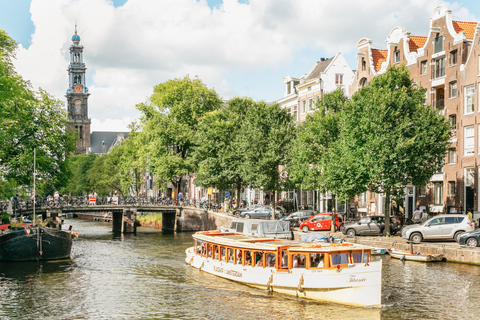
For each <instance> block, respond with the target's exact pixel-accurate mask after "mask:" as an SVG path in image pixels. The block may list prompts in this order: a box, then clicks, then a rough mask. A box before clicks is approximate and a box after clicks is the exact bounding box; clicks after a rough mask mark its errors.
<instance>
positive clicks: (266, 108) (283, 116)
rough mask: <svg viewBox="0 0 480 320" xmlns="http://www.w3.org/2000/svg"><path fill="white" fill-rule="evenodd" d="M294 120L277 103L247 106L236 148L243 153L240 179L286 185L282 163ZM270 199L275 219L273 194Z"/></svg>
mask: <svg viewBox="0 0 480 320" xmlns="http://www.w3.org/2000/svg"><path fill="white" fill-rule="evenodd" d="M294 130H295V126H294V122H293V120H292V117H291V116H290V114H289V113H288V112H287V111H286V109H281V108H280V107H279V106H278V104H276V103H275V104H271V105H268V104H266V103H265V102H263V101H262V102H257V103H256V104H254V105H252V106H251V107H249V109H248V110H247V112H246V114H245V120H244V122H243V123H242V126H241V133H242V136H241V137H240V142H239V150H238V152H240V153H241V154H243V159H244V160H243V162H242V166H241V172H242V177H243V180H245V181H246V182H247V183H248V184H249V185H251V186H252V187H254V188H263V190H265V191H267V190H269V191H271V192H272V193H274V194H276V191H281V190H282V186H284V185H285V182H286V181H285V177H286V176H285V175H283V170H282V169H281V166H282V165H285V163H286V152H287V149H288V146H289V144H290V143H291V141H292V139H293V137H294ZM274 198H275V199H273V201H271V202H272V219H275V203H276V200H277V199H276V196H275V197H274Z"/></svg>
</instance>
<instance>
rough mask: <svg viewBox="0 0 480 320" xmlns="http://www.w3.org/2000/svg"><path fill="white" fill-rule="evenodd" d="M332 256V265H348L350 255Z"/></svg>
mask: <svg viewBox="0 0 480 320" xmlns="http://www.w3.org/2000/svg"><path fill="white" fill-rule="evenodd" d="M330 256H331V257H332V265H334V266H335V265H337V264H347V263H348V253H338V254H331V255H330Z"/></svg>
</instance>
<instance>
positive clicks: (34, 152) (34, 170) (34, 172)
mask: <svg viewBox="0 0 480 320" xmlns="http://www.w3.org/2000/svg"><path fill="white" fill-rule="evenodd" d="M36 157H37V149H36V148H33V223H35V221H36V217H35V206H36V205H37V203H36V197H35V194H36V193H35V176H36V175H37V172H36V169H35V162H36V160H37V159H36Z"/></svg>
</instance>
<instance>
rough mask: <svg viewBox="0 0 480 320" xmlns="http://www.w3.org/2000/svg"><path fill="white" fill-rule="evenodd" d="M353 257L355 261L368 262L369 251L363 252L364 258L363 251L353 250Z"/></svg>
mask: <svg viewBox="0 0 480 320" xmlns="http://www.w3.org/2000/svg"><path fill="white" fill-rule="evenodd" d="M352 258H353V263H363V262H365V263H366V262H368V253H367V252H364V253H363V259H362V253H361V252H353V253H352Z"/></svg>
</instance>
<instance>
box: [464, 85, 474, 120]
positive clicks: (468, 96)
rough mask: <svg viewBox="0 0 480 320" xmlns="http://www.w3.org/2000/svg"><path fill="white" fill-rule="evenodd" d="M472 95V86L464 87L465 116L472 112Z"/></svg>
mask: <svg viewBox="0 0 480 320" xmlns="http://www.w3.org/2000/svg"><path fill="white" fill-rule="evenodd" d="M474 94H475V88H474V87H473V84H472V85H470V86H466V87H465V114H467V113H473V111H474V105H473V102H474V98H473V97H474Z"/></svg>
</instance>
